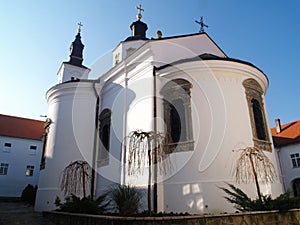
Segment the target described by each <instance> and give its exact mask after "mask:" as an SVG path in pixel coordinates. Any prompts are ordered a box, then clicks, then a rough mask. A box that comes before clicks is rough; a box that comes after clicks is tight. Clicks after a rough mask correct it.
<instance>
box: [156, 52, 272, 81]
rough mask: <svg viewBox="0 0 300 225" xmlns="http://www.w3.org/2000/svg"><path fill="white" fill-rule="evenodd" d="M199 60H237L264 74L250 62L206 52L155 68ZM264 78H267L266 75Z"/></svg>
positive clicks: (159, 68)
mask: <svg viewBox="0 0 300 225" xmlns="http://www.w3.org/2000/svg"><path fill="white" fill-rule="evenodd" d="M200 60H220V61H230V62H238V63H242V64H245V65H248V66H251V67H254V68H256V69H258V70H259V71H260V72H262V73H263V74H264V72H263V71H262V70H261V69H259V68H258V67H256V66H255V65H253V64H252V63H250V62H246V61H243V60H239V59H234V58H229V57H220V56H216V55H212V54H208V53H204V54H202V55H199V56H196V57H192V58H187V59H180V60H178V61H175V62H173V63H170V64H166V65H163V66H161V67H158V68H157V70H161V69H164V68H166V67H169V66H174V65H178V64H181V63H186V62H194V61H200ZM265 76H266V75H265ZM266 78H267V76H266ZM267 79H268V78H267Z"/></svg>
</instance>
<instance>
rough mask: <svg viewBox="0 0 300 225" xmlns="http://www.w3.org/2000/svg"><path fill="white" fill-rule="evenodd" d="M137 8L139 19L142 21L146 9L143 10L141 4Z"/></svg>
mask: <svg viewBox="0 0 300 225" xmlns="http://www.w3.org/2000/svg"><path fill="white" fill-rule="evenodd" d="M136 8H137V10H138V14H137V18H138V19H139V20H140V19H141V18H142V12H144V9H143V8H142V5H141V4H139V5H138V6H137V7H136Z"/></svg>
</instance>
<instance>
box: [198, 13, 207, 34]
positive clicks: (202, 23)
mask: <svg viewBox="0 0 300 225" xmlns="http://www.w3.org/2000/svg"><path fill="white" fill-rule="evenodd" d="M195 22H196V23H198V24H199V25H200V30H199V33H203V32H204V27H206V28H208V25H206V24H205V23H204V22H203V16H201V17H200V21H197V20H195Z"/></svg>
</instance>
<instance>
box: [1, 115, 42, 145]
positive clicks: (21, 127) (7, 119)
mask: <svg viewBox="0 0 300 225" xmlns="http://www.w3.org/2000/svg"><path fill="white" fill-rule="evenodd" d="M43 133H44V122H43V121H40V120H33V119H26V118H21V117H15V116H7V115H2V114H0V136H8V137H16V138H27V139H33V140H41V138H42V136H43Z"/></svg>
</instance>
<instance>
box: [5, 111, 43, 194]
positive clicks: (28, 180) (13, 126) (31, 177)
mask: <svg viewBox="0 0 300 225" xmlns="http://www.w3.org/2000/svg"><path fill="white" fill-rule="evenodd" d="M43 134H44V122H43V121H39V120H32V119H26V118H20V117H14V116H7V115H0V196H1V197H20V196H21V194H22V190H23V189H24V188H25V187H26V186H27V185H28V184H31V185H33V186H35V185H38V178H39V170H40V162H41V156H42V151H43Z"/></svg>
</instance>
